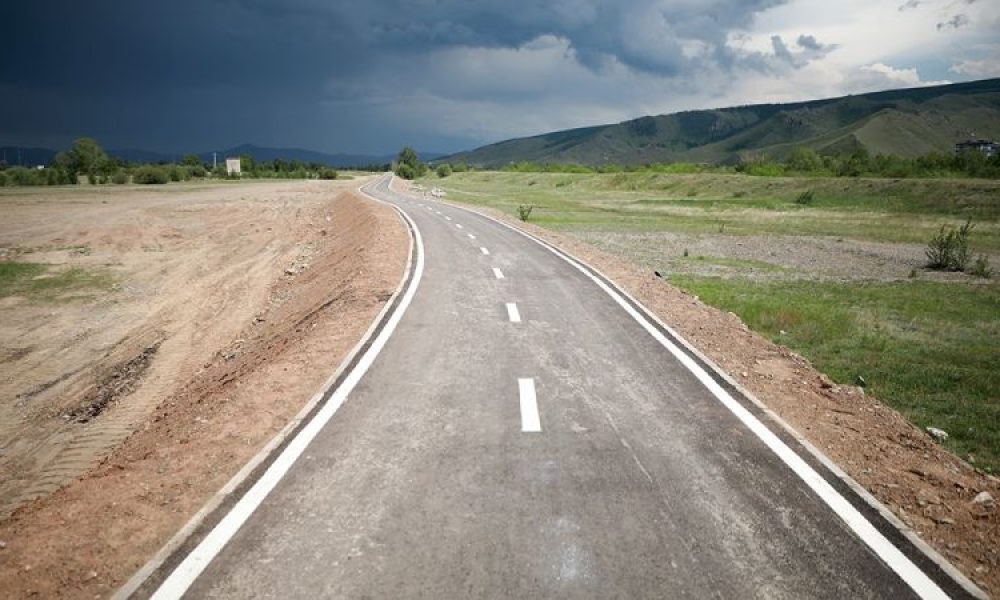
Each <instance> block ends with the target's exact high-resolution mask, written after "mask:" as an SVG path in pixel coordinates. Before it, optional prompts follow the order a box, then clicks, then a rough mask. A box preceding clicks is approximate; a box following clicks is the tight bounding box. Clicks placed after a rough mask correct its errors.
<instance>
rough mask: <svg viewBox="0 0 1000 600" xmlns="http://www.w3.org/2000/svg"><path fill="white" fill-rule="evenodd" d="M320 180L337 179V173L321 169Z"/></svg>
mask: <svg viewBox="0 0 1000 600" xmlns="http://www.w3.org/2000/svg"><path fill="white" fill-rule="evenodd" d="M319 178H320V179H336V178H337V172H336V171H335V170H333V169H320V171H319Z"/></svg>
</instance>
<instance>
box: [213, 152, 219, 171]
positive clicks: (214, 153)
mask: <svg viewBox="0 0 1000 600" xmlns="http://www.w3.org/2000/svg"><path fill="white" fill-rule="evenodd" d="M217 154H218V152H213V153H212V170H213V171H214V170H215V167H216V164H215V155H217Z"/></svg>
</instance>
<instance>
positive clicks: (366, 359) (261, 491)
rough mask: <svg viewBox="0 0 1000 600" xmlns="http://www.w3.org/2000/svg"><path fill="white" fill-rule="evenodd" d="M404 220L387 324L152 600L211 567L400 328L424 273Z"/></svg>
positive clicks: (183, 587) (174, 593)
mask: <svg viewBox="0 0 1000 600" xmlns="http://www.w3.org/2000/svg"><path fill="white" fill-rule="evenodd" d="M401 214H403V217H404V218H405V219H406V220H407V222H409V224H410V226H411V227H412V228H413V235H414V237H415V238H416V241H415V245H416V248H417V260H416V266H415V268H414V271H413V279H412V280H411V282H410V285H409V287H408V288H407V289H406V292H405V293H404V295H403V297H402V299H401V300H400V303H399V305H398V306H397V308H396V310H395V312H393V313H392V315H391V316H390V317H389V320H388V321H387V322H386V324H385V327H384V328H383V329H382V331H381V332H379V334H378V336H377V337H376V338H375V341H374V342H372V345H371V346H370V347H369V348H368V351H367V352H365V353H364V355H363V356H362V357H361V360H360V361H358V364H357V365H355V367H354V369H352V370H351V372H350V373H348V375H347V377H346V378H345V379H344V381H343V382H342V383H341V385H340V387H338V388H337V389H336V390H335V391H334V393H333V394H332V395H331V396H330V399H329V400H328V401H327V403H326V404H324V405H323V407H322V408H320V410H319V411H318V412H317V413H316V414H315V415H314V416H313V418H312V419H311V420H310V421H309V422H308V423H307V424H306V425H305V427H303V428H302V429H301V430H300V431H299V433H298V434H297V435H296V436H295V437H294V438H292V441H291V442H290V443H289V444H288V446H286V447H285V449H284V450H283V451H282V452H281V454H279V455H278V457H277V458H276V459H275V461H274V462H273V463H272V464H271V466H269V467H268V468H267V471H265V472H264V474H263V475H261V477H260V479H258V480H257V481H256V482H255V483H254V484H253V486H252V487H251V488H250V489H249V490H248V491H247V493H246V494H245V495H244V496H243V497H242V498H240V499H239V501H237V503H236V504H235V505H234V506H233V507H232V509H230V511H229V512H228V513H227V514H226V516H225V517H223V518H222V520H221V521H219V523H218V524H217V525H216V526H215V527H214V528H213V529H212V531H211V532H210V533H209V534H208V535H207V536H206V537H205V538H204V539H203V540H202V541H201V542H200V543H199V544H198V546H197V547H195V549H194V550H192V551H191V553H190V554H188V555H187V556H186V557H185V558H184V560H183V561H182V562H181V564H180V565H178V566H177V568H176V569H174V571H173V572H172V573H171V574H170V576H169V577H167V579H166V580H164V582H163V583H162V584H161V585H160V587H159V588H158V589H157V590H156V593H155V594H154V595H153V596H152V597H153V598H154V599H156V600H166V599H175V598H180V597H181V596H182V595H183V594H184V593H185V592H186V591H187V589H188V588H189V587H190V586H191V584H192V583H193V582H194V580H195V579H197V577H198V575H200V574H201V572H202V571H204V570H205V568H206V567H207V566H208V565H209V563H211V561H212V559H213V558H215V556H216V555H217V554H218V553H219V551H220V550H222V548H223V547H225V545H226V543H227V542H229V540H230V539H232V537H233V535H235V534H236V532H237V531H238V530H239V529H240V527H241V526H242V525H243V523H245V522H246V520H247V519H248V518H250V515H252V514H253V512H254V510H256V509H257V507H258V506H260V504H261V503H262V502H263V501H264V499H265V498H266V497H267V495H268V494H269V493H270V492H271V490H273V489H274V487H275V486H276V485H277V484H278V482H279V481H281V479H282V477H284V475H285V473H287V472H288V470H289V469H290V468H291V467H292V465H293V464H294V463H295V461H296V460H297V459H298V458H299V456H301V455H302V453H303V452H304V451H305V449H306V448H307V447H308V446H309V443H310V442H312V440H313V439H314V438H315V437H316V435H317V434H318V433H319V432H320V431H321V430H322V429H323V427H324V426H325V425H326V424H327V423H328V422H329V421H330V419H331V418H332V417H333V415H334V413H336V412H337V410H338V409H339V408H340V406H341V405H342V404H343V403H344V401H345V400H346V399H347V396H348V395H349V394H350V393H351V391H353V390H354V387H355V386H356V385H357V384H358V382H359V381H360V380H361V378H362V377H364V375H365V373H366V372H367V371H368V368H369V367H371V365H372V363H373V362H374V361H375V358H376V357H377V356H378V354H379V352H381V351H382V348H383V347H384V346H385V344H386V342H388V341H389V337H390V336H391V335H392V332H393V331H395V329H396V326H397V325H398V324H399V321H400V319H402V317H403V314H404V313H405V312H406V309H407V307H409V305H410V302H411V301H412V300H413V296H414V294H415V293H416V290H417V286H418V285H419V284H420V278H421V277H422V276H423V270H424V250H423V239H422V238H421V236H420V230H419V229H417V225H416V223H414V222H413V220H412V219H410V217H409V215H407V214H406V213H405V212H403V213H401Z"/></svg>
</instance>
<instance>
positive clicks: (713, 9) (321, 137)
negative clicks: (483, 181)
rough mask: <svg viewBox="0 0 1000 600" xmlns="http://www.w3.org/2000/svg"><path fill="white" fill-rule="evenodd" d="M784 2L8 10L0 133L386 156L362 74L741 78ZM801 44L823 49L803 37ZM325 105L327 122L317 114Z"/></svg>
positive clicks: (106, 4) (218, 2)
mask: <svg viewBox="0 0 1000 600" xmlns="http://www.w3.org/2000/svg"><path fill="white" fill-rule="evenodd" d="M783 1H784V0H715V1H712V2H691V1H689V0H634V1H633V2H619V1H614V0H553V1H550V2H534V1H531V2H528V1H504V0H487V1H482V2H468V1H466V0H416V1H404V0H387V1H382V2H360V3H359V2H349V1H344V0H214V1H213V0H181V1H176V2H169V3H167V2H135V1H134V0H132V1H126V0H106V1H102V2H97V3H89V2H79V1H56V2H48V3H37V2H19V3H11V5H10V6H7V7H5V9H4V17H3V19H2V20H0V39H2V40H3V52H4V60H3V61H2V63H0V101H2V104H3V106H4V107H5V109H4V110H3V111H0V136H3V137H5V138H6V137H14V138H17V139H18V140H25V139H26V138H27V137H30V136H31V135H32V134H33V133H34V134H36V137H40V138H45V139H49V138H52V139H55V138H58V137H59V136H60V135H62V136H63V137H72V136H73V135H80V134H85V133H89V134H92V135H98V136H103V137H106V138H108V139H109V143H113V144H116V145H131V146H147V147H153V148H185V149H190V148H191V147H192V146H194V147H199V146H205V145H218V144H226V143H236V142H241V141H257V142H261V143H285V144H299V145H312V146H316V147H321V148H324V149H334V148H340V149H349V148H356V147H358V146H364V145H365V144H366V143H367V144H369V145H370V144H372V143H374V142H372V140H376V139H377V140H381V141H380V142H378V143H381V144H390V145H394V144H395V143H396V142H395V141H392V142H390V141H387V140H390V139H391V138H392V135H391V132H388V131H373V130H372V128H376V129H377V128H378V126H379V123H378V122H377V121H378V119H377V117H376V116H375V115H376V114H377V110H375V109H374V108H373V106H375V105H377V103H378V101H379V100H378V98H377V97H368V96H366V94H369V93H371V92H372V86H371V82H372V80H373V74H374V76H375V77H379V78H382V79H387V80H390V81H391V80H398V81H400V82H410V83H412V82H413V81H416V80H418V79H419V74H418V73H416V72H415V71H414V70H413V69H415V68H417V67H418V66H419V67H420V68H426V69H431V68H433V67H432V66H431V65H430V64H429V59H428V57H430V56H435V55H438V54H440V53H441V52H443V51H447V50H451V49H456V48H458V49H462V48H469V49H482V48H487V49H489V48H493V49H517V48H522V47H525V46H526V45H529V44H531V43H532V42H533V41H535V40H539V39H557V40H564V41H565V44H566V52H568V53H570V54H571V55H572V59H573V60H574V61H576V62H578V63H580V64H582V65H584V66H586V67H587V68H588V69H590V70H592V71H594V72H600V71H602V70H603V69H606V68H608V65H615V64H617V65H623V66H624V67H626V68H628V69H632V70H634V71H636V72H641V73H646V74H651V75H655V76H661V77H684V76H687V75H690V74H691V73H694V72H697V71H698V70H699V69H703V68H705V67H706V66H712V67H715V68H721V69H729V68H746V67H750V68H753V67H754V66H755V65H758V64H763V63H761V61H760V60H757V59H755V58H751V59H750V60H745V59H744V57H741V56H740V55H739V54H738V53H735V52H734V51H733V50H732V49H731V48H729V47H727V44H726V40H727V36H728V35H729V33H730V32H732V31H735V30H739V29H742V28H746V27H748V26H749V25H750V24H751V22H752V19H753V15H754V14H755V13H757V12H759V11H761V10H764V9H766V8H769V7H771V6H775V5H777V4H781V3H782V2H783ZM956 26H957V25H956ZM798 45H799V47H800V48H801V49H803V50H804V51H808V52H820V51H821V50H822V48H821V47H820V46H819V44H818V42H816V41H815V39H813V38H812V37H807V36H804V37H801V38H799V41H798ZM773 47H774V52H775V55H776V57H777V58H778V59H779V60H780V61H783V62H785V63H788V64H800V63H801V62H802V57H801V56H800V54H801V53H792V52H791V51H790V50H789V49H788V47H787V46H786V45H785V44H784V42H783V41H781V40H780V38H778V39H777V41H775V42H774V43H773ZM691 48H696V49H697V50H698V51H697V52H694V53H692V51H691ZM771 58H772V59H773V58H774V57H771ZM765 62H766V61H765ZM408 66H410V67H412V68H408ZM442 68H446V66H442ZM401 69H402V70H403V71H410V72H406V73H400V70H401ZM331 82H333V85H331ZM331 90H336V91H335V92H333V93H331ZM523 93H524V94H530V93H536V94H544V93H545V90H544V89H535V90H528V89H524V90H523ZM331 101H334V102H336V103H337V106H336V110H337V111H339V112H337V113H335V114H331V113H330V112H329V110H328V109H329V107H328V103H329V102H331ZM11 108H16V109H17V110H11ZM351 111H354V113H353V114H352V112H351ZM364 119H369V120H370V121H369V122H366V121H365V120H364ZM371 121H374V122H371ZM469 141H477V140H457V139H446V138H439V139H434V138H433V137H428V138H427V140H426V142H424V144H423V145H424V146H425V147H426V145H427V144H430V145H433V144H435V143H441V144H452V145H455V144H461V143H467V142H469ZM0 143H2V141H0ZM19 143H21V142H19Z"/></svg>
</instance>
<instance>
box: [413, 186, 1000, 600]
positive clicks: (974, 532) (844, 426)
mask: <svg viewBox="0 0 1000 600" xmlns="http://www.w3.org/2000/svg"><path fill="white" fill-rule="evenodd" d="M396 185H398V186H400V188H401V189H402V188H405V187H406V186H407V184H405V183H402V182H397V183H396ZM415 193H416V192H415ZM472 208H473V209H474V210H478V211H481V212H485V213H488V214H490V215H491V216H493V217H495V218H498V219H500V220H502V221H504V222H507V223H510V224H511V225H514V226H516V227H519V228H521V229H523V230H525V231H527V232H529V233H532V234H534V235H536V236H538V237H540V238H542V239H545V240H547V241H549V242H551V243H553V244H555V245H557V246H559V247H561V248H563V249H565V250H566V251H568V252H570V253H572V254H574V255H575V256H577V257H579V258H581V259H583V260H586V261H587V262H588V263H590V264H591V265H593V266H594V267H596V268H597V269H599V270H600V271H601V272H603V273H604V274H605V275H607V276H608V277H610V278H611V279H613V280H614V281H615V282H616V283H617V284H618V285H620V286H622V287H623V288H624V289H625V290H626V291H628V292H629V293H630V294H631V295H632V296H634V297H635V298H636V299H637V300H639V301H640V302H642V303H643V304H644V305H645V306H646V307H647V308H649V309H650V310H651V311H653V313H654V314H656V316H657V317H659V318H660V319H661V320H662V321H663V322H664V323H666V324H667V325H669V326H670V327H671V328H673V329H674V330H676V331H677V332H678V333H680V334H681V335H682V336H684V338H685V339H687V340H688V341H689V342H690V343H691V344H692V345H694V346H695V347H696V348H697V349H698V350H699V351H701V352H702V353H703V354H705V355H706V356H707V357H708V358H710V359H711V360H712V361H713V362H715V363H716V364H717V365H719V366H720V367H721V368H722V369H723V370H725V371H726V372H727V373H729V374H730V375H731V376H732V377H734V379H736V380H737V381H738V382H739V383H740V384H741V385H742V386H743V387H745V388H746V389H748V390H749V391H750V392H751V393H753V394H754V395H755V396H756V397H757V398H758V399H759V400H760V401H761V402H762V403H764V404H765V405H766V406H767V407H768V408H769V409H771V410H772V411H774V412H775V413H776V414H777V415H778V416H779V417H780V418H782V419H783V420H784V421H786V422H787V423H789V424H790V425H791V426H792V427H794V428H795V429H796V430H797V431H798V432H799V433H800V434H801V435H802V436H803V437H805V439H807V440H808V441H809V442H810V443H812V444H813V445H814V446H815V447H816V448H818V449H820V450H821V451H822V452H823V453H825V454H826V455H827V456H828V457H829V458H831V459H832V460H833V461H834V462H835V463H837V464H838V465H839V466H840V467H841V468H842V469H843V470H844V471H845V472H846V473H847V474H848V475H850V476H851V477H852V478H854V479H855V480H856V481H857V482H858V483H859V484H861V485H862V486H863V487H864V488H865V489H867V490H868V491H869V492H871V493H872V495H874V496H875V497H876V498H877V499H878V500H879V501H880V502H882V503H883V504H884V505H885V506H887V507H888V508H889V509H890V510H891V511H892V512H893V513H895V514H896V515H897V516H898V517H899V518H900V520H902V521H903V522H904V523H905V524H906V525H907V526H909V527H910V528H912V529H913V531H915V532H916V533H917V534H918V535H919V536H920V537H921V538H922V539H923V540H924V541H926V542H927V543H928V544H930V545H931V546H933V547H934V548H935V549H936V550H937V551H938V552H940V553H941V554H942V555H943V556H945V557H946V558H947V559H948V560H949V561H951V563H952V564H953V565H955V566H956V567H957V568H958V569H959V570H960V571H962V572H963V573H964V574H965V575H966V576H967V577H969V578H970V579H971V580H973V581H974V582H975V583H976V584H977V585H979V586H980V587H981V588H983V589H984V590H985V591H986V592H987V593H990V594H992V595H996V594H997V593H998V592H1000V514H998V510H997V507H996V504H995V502H994V503H992V504H990V503H986V504H983V503H979V502H975V501H974V500H975V499H976V497H977V496H978V495H979V494H980V493H981V492H987V493H988V494H990V495H991V496H992V498H994V499H995V500H996V501H1000V479H998V478H996V477H993V476H990V475H986V474H983V473H980V472H978V471H976V470H975V469H974V468H973V467H972V466H970V465H969V464H968V463H966V462H965V461H963V460H961V459H959V458H958V457H956V456H955V455H954V454H952V453H951V452H949V451H948V450H946V449H944V448H942V447H941V446H939V445H938V444H936V443H935V442H934V441H933V440H932V439H931V438H930V437H929V436H928V435H927V434H926V433H924V432H923V431H921V430H919V429H917V428H916V427H914V426H913V425H912V424H910V422H909V421H907V420H906V419H905V418H904V417H903V416H902V415H900V414H899V413H898V412H896V411H895V410H893V409H891V408H889V407H888V406H886V405H884V404H882V403H881V402H880V401H879V400H878V399H876V398H873V397H871V396H867V395H865V394H864V393H863V392H862V391H861V390H859V389H858V388H854V387H852V386H838V385H834V384H832V383H831V382H830V380H829V379H828V378H827V377H826V376H824V375H823V374H822V373H820V372H819V371H817V370H816V369H815V368H813V367H812V365H810V364H809V363H808V362H807V361H806V360H805V359H803V358H802V357H800V356H798V355H796V354H795V353H793V352H792V351H790V350H789V349H787V348H784V347H782V346H779V345H776V344H774V343H773V342H771V341H770V340H767V339H765V338H763V337H761V336H760V335H758V334H756V333H754V332H753V331H751V330H750V329H749V328H748V327H747V326H746V325H745V324H744V323H743V322H742V321H741V320H740V319H739V318H738V317H737V316H736V315H734V314H732V313H727V312H724V311H721V310H719V309H716V308H714V307H711V306H708V305H706V304H704V303H703V302H701V301H700V300H699V299H698V298H697V297H695V296H692V295H690V294H687V293H685V292H683V291H681V290H679V289H677V288H675V287H673V286H671V285H670V284H668V283H666V282H665V281H663V280H662V279H659V278H657V277H655V276H654V275H653V273H652V272H651V271H649V270H647V269H643V268H642V267H640V266H637V265H636V264H634V263H632V262H629V261H627V260H623V259H622V258H620V257H617V256H613V255H611V254H608V253H606V252H602V251H600V250H597V249H595V248H594V247H593V246H590V245H588V244H587V243H584V242H582V241H580V240H577V239H574V238H572V237H570V236H568V235H563V234H559V233H555V232H552V231H550V230H547V229H544V228H541V227H538V226H535V225H532V224H531V223H522V222H520V221H518V220H517V219H515V218H513V217H511V216H510V215H506V214H504V213H501V212H499V211H496V210H491V209H484V208H481V207H472ZM980 499H982V496H980Z"/></svg>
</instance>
